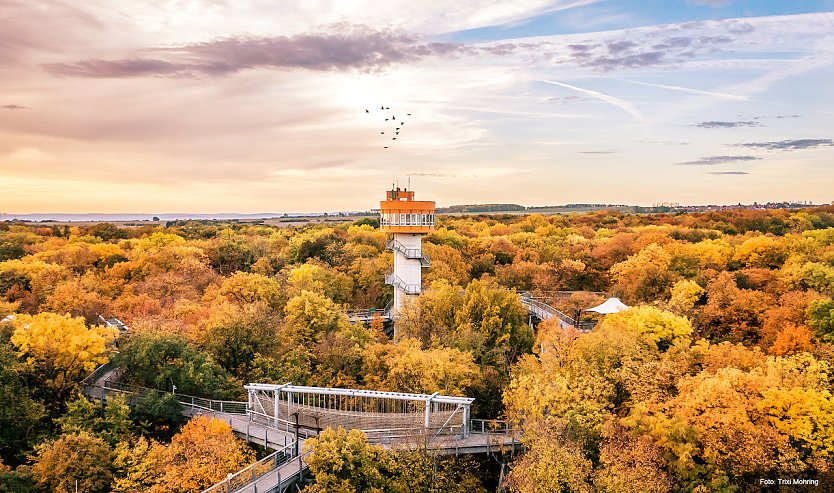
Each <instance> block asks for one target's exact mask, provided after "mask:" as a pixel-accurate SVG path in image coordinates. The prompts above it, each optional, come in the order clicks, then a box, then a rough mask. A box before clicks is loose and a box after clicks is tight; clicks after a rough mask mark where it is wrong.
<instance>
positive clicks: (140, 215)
mask: <svg viewBox="0 0 834 493" xmlns="http://www.w3.org/2000/svg"><path fill="white" fill-rule="evenodd" d="M765 204H791V205H798V206H804V207H824V206H829V205H834V202H825V203H812V202H811V201H790V200H770V201H754V202H750V203H740V202H734V203H725V204H710V203H703V204H676V205H674V206H671V205H670V204H669V203H663V204H651V205H641V204H615V203H592V202H575V203H565V204H546V205H524V204H517V203H511V202H495V203H473V204H452V205H440V206H438V209H442V208H449V207H462V206H470V207H471V206H488V205H510V206H521V207H524V208H525V209H527V210H529V209H540V208H569V207H571V206H591V207H594V208H602V207H607V206H610V207H640V208H653V207H734V206H740V207H750V206H753V205H765ZM372 209H375V208H369V209H366V210H359V209H353V210H341V211H340V210H327V211H308V212H161V213H152V212H67V213H65V212H33V213H19V212H0V221H8V220H32V221H44V220H55V221H66V222H72V221H95V219H91V218H95V217H101V218H107V219H110V220H115V221H150V220H151V219H152V218H153V217H158V218H159V220H160V221H176V220H184V219H209V220H211V219H217V220H223V219H270V218H283V217H290V218H292V217H299V218H300V217H315V216H323V215H328V216H329V215H334V214H336V215H338V214H344V215H363V214H373V213H374V212H373V211H372ZM501 212H510V211H501V210H497V211H490V212H486V213H496V214H498V213H501ZM518 212H521V211H518ZM467 213H468V212H467ZM484 213H485V212H471V214H484ZM531 213H535V211H531Z"/></svg>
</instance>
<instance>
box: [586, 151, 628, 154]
mask: <svg viewBox="0 0 834 493" xmlns="http://www.w3.org/2000/svg"><path fill="white" fill-rule="evenodd" d="M618 152H620V151H579V154H616V153H618Z"/></svg>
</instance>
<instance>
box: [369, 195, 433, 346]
mask: <svg viewBox="0 0 834 493" xmlns="http://www.w3.org/2000/svg"><path fill="white" fill-rule="evenodd" d="M379 229H380V230H381V231H385V232H387V233H392V234H393V235H392V238H391V239H390V240H388V245H387V247H388V249H389V250H393V251H394V271H393V272H392V273H391V274H388V275H387V276H385V283H386V284H390V285H392V286H394V305H393V310H392V312H393V314H394V315H395V316H396V314H397V312H398V311H399V309H400V308H401V307H402V304H403V301H404V300H405V299H406V297H409V296H416V295H418V294H420V290H421V287H422V284H421V282H422V281H421V269H425V268H428V266H429V258H428V257H427V256H425V255H423V249H422V240H423V235H425V234H428V233H431V232H432V231H434V201H428V200H414V192H413V191H409V190H408V189H402V190H400V188H399V187H397V188H393V187H392V188H391V190H390V191H388V192H386V195H385V200H382V201H380V202H379ZM394 327H395V331H396V321H395V323H394Z"/></svg>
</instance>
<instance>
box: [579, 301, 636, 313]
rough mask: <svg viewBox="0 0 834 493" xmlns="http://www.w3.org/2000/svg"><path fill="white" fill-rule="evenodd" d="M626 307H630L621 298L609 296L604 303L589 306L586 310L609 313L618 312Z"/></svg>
mask: <svg viewBox="0 0 834 493" xmlns="http://www.w3.org/2000/svg"><path fill="white" fill-rule="evenodd" d="M626 309H628V306H627V305H626V304H625V303H623V302H622V301H620V299H619V298H608V299H607V300H605V302H603V303H602V304H600V305H597V306H595V307H593V308H588V309H587V310H585V311H586V312H595V313H600V314H602V315H608V314H610V313H617V312H621V311H623V310H626Z"/></svg>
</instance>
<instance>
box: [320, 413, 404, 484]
mask: <svg viewBox="0 0 834 493" xmlns="http://www.w3.org/2000/svg"><path fill="white" fill-rule="evenodd" d="M304 451H305V452H312V454H311V455H310V457H309V459H308V460H307V464H308V465H309V466H310V472H312V473H313V476H315V478H316V483H315V484H314V485H313V486H312V487H308V488H306V489H305V491H306V492H309V493H365V492H367V493H383V492H385V491H390V485H391V482H392V477H393V476H394V471H395V467H394V463H393V461H392V460H391V457H390V456H389V454H388V452H386V451H385V449H384V448H382V446H381V445H371V444H369V443H368V439H367V437H366V436H365V434H364V433H363V432H361V431H359V430H350V431H347V430H345V429H344V428H339V429H336V430H334V429H332V428H328V429H326V430H324V431H323V432H321V433H319V435H318V436H317V437H316V438H311V439H309V440H307V441H305V442H304Z"/></svg>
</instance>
